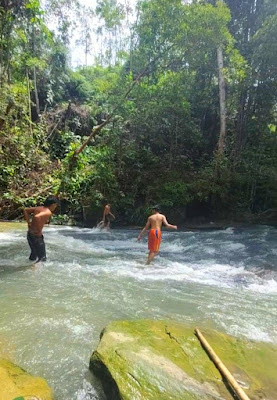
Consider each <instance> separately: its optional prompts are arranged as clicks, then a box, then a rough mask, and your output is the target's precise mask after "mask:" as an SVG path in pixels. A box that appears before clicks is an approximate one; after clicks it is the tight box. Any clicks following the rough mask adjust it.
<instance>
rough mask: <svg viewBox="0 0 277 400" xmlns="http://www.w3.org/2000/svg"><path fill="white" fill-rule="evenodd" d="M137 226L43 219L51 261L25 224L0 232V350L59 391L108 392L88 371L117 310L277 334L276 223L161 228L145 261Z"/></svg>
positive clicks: (69, 398)
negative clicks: (36, 257) (35, 259)
mask: <svg viewBox="0 0 277 400" xmlns="http://www.w3.org/2000/svg"><path fill="white" fill-rule="evenodd" d="M137 235H138V231H135V230H116V229H112V230H111V231H110V232H103V231H102V232H100V231H99V230H98V229H82V228H75V227H74V228H72V227H54V226H52V227H51V226H50V227H48V228H45V230H44V237H45V242H46V249H47V256H48V261H47V262H46V263H41V264H39V265H38V266H37V267H36V268H35V269H33V268H30V263H29V262H28V256H29V247H28V244H27V241H26V233H25V232H23V231H19V230H17V231H9V232H4V233H0V313H1V314H0V315H1V318H0V357H1V356H4V357H7V358H9V359H11V360H12V361H13V362H15V363H16V364H18V365H20V366H21V367H22V368H24V369H26V370H27V371H28V372H30V373H32V374H34V375H39V376H42V377H44V378H45V379H46V380H47V381H48V383H49V385H50V386H51V387H52V389H53V391H54V395H55V399H57V400H89V399H104V396H103V394H102V393H101V388H100V387H99V384H98V382H97V381H96V380H95V378H94V377H93V376H92V375H91V373H90V372H89V371H88V364H89V358H90V355H91V353H92V351H93V350H94V349H95V348H96V347H97V344H98V341H99V334H100V332H101V330H102V329H103V328H104V327H105V326H106V325H107V324H108V323H109V322H111V321H113V320H118V319H141V318H150V319H172V320H176V321H180V322H185V323H186V322H188V323H190V324H194V325H195V326H199V327H212V328H215V329H217V330H220V331H223V332H226V333H228V334H232V335H235V336H238V337H247V338H250V339H255V340H262V341H269V342H275V343H277V311H276V310H277V262H276V258H277V257H276V255H277V241H276V239H277V231H276V229H275V228H273V227H268V226H256V227H251V228H243V229H242V228H240V229H239V228H236V229H235V228H228V229H226V230H218V231H194V232H186V231H185V232H180V231H177V232H175V231H174V232H164V233H163V239H162V244H161V249H160V250H161V251H160V255H159V256H158V257H157V258H156V259H155V260H154V262H153V264H152V265H150V266H145V260H146V256H147V240H146V238H145V239H144V240H143V241H142V243H139V242H137V241H136V237H137Z"/></svg>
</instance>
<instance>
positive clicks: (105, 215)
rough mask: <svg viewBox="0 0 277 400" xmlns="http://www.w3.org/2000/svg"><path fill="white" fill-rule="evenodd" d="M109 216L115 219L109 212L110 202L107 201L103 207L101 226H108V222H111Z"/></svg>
mask: <svg viewBox="0 0 277 400" xmlns="http://www.w3.org/2000/svg"><path fill="white" fill-rule="evenodd" d="M111 217H112V218H113V219H115V216H114V215H113V214H112V213H111V204H110V203H108V204H107V205H106V206H105V208H104V212H103V222H104V224H103V228H108V229H109V228H110V224H111Z"/></svg>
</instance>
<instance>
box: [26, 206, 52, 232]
mask: <svg viewBox="0 0 277 400" xmlns="http://www.w3.org/2000/svg"><path fill="white" fill-rule="evenodd" d="M42 212H43V215H40V214H41V213H42ZM33 214H34V215H33V218H32V221H31V223H30V225H29V231H30V232H31V233H33V234H34V235H36V236H41V235H42V229H43V227H44V225H45V224H47V223H48V222H49V219H50V217H51V216H52V212H51V211H50V210H49V208H47V207H43V206H40V207H34V212H33Z"/></svg>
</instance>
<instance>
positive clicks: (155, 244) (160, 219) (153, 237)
mask: <svg viewBox="0 0 277 400" xmlns="http://www.w3.org/2000/svg"><path fill="white" fill-rule="evenodd" d="M162 224H164V225H165V226H166V227H167V228H171V229H177V226H176V225H170V224H169V223H168V222H167V220H166V217H165V216H164V215H163V214H160V207H159V206H154V207H153V214H152V215H151V216H150V217H149V218H148V220H147V222H146V225H145V227H144V228H143V230H142V231H141V233H140V234H139V235H138V240H140V239H141V238H142V235H143V234H144V233H145V231H147V229H149V228H150V231H149V235H148V250H149V254H148V259H147V262H146V264H150V262H151V261H152V260H153V258H154V257H155V255H156V254H158V252H159V248H160V244H161V239H162V234H161V227H162Z"/></svg>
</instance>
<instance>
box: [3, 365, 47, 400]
mask: <svg viewBox="0 0 277 400" xmlns="http://www.w3.org/2000/svg"><path fill="white" fill-rule="evenodd" d="M0 382H1V389H0V400H53V396H52V391H51V389H50V387H49V386H48V384H47V382H46V381H45V380H44V379H42V378H39V377H35V376H32V375H30V374H28V373H27V372H26V371H24V370H23V369H22V368H20V367H18V366H17V365H15V364H13V363H11V362H10V361H7V360H3V359H0Z"/></svg>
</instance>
